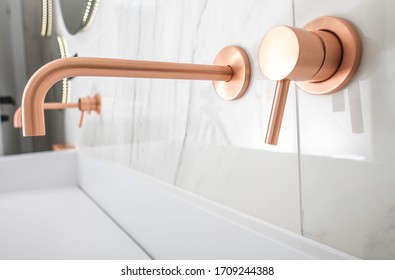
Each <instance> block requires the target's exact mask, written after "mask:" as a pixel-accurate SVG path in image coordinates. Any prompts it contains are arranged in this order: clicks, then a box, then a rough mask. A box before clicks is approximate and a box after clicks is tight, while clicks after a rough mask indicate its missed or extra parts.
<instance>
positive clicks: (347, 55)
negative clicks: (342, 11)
mask: <svg viewBox="0 0 395 280" xmlns="http://www.w3.org/2000/svg"><path fill="white" fill-rule="evenodd" d="M303 28H304V29H306V30H309V31H313V32H314V31H318V30H323V31H328V32H331V33H333V34H335V35H336V36H337V38H338V39H339V40H340V43H341V45H342V50H343V55H342V61H341V63H340V66H339V68H338V69H337V71H336V72H335V74H333V76H331V77H330V78H329V79H327V80H325V81H322V82H311V81H300V82H297V83H296V84H297V86H298V87H299V88H301V89H302V90H303V91H305V92H307V93H311V94H317V95H324V94H330V93H333V92H336V91H339V90H341V89H342V88H344V87H345V86H346V85H347V84H348V83H349V82H350V81H351V79H352V78H353V76H354V74H355V72H356V70H357V69H358V66H359V62H360V60H361V55H362V44H361V41H360V38H359V34H358V32H357V30H356V29H355V27H354V26H353V25H352V24H351V23H350V22H348V21H347V20H344V19H342V18H338V17H331V16H324V17H320V18H317V19H314V20H312V21H310V22H309V23H307V24H306V25H305V26H304V27H303Z"/></svg>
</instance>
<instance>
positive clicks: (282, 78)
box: [259, 16, 362, 145]
mask: <svg viewBox="0 0 395 280" xmlns="http://www.w3.org/2000/svg"><path fill="white" fill-rule="evenodd" d="M361 53H362V47H361V41H360V38H359V35H358V32H357V31H356V30H355V28H354V26H353V25H352V24H351V23H350V22H348V21H346V20H344V19H341V18H337V17H329V16H328V17H320V18H317V19H315V20H313V21H311V22H309V23H308V24H307V25H305V26H304V27H303V28H296V27H290V26H278V27H275V28H273V29H272V30H270V31H269V32H268V33H267V34H266V35H265V37H264V38H263V40H262V42H261V45H260V47H259V66H260V69H261V71H262V73H263V74H264V75H265V76H266V77H267V78H269V79H271V80H275V81H277V85H276V89H275V94H274V99H273V105H272V111H271V113H270V119H269V124H268V129H267V133H266V139H265V143H267V144H271V145H277V141H278V138H279V134H280V128H281V122H282V118H283V114H284V109H285V103H286V99H287V94H288V88H289V83H290V81H291V80H292V81H296V82H297V83H296V84H297V86H298V87H299V88H301V89H302V90H304V91H306V92H308V93H311V94H319V95H320V94H330V93H333V92H336V91H339V90H340V89H342V88H343V87H345V86H346V85H347V84H348V83H349V82H350V81H351V79H352V77H353V76H354V74H355V72H356V70H357V68H358V66H359V62H360V58H361Z"/></svg>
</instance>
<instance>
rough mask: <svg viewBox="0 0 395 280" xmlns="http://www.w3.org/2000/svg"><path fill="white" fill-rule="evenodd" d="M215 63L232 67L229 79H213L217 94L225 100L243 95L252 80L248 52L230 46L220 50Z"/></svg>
mask: <svg viewBox="0 0 395 280" xmlns="http://www.w3.org/2000/svg"><path fill="white" fill-rule="evenodd" d="M214 65H228V66H230V67H231V68H232V71H233V73H232V78H231V79H230V80H229V81H213V86H214V89H215V91H216V92H217V94H218V95H219V96H220V97H221V98H222V99H225V100H235V99H238V98H240V97H242V96H243V94H244V93H245V92H246V90H247V88H248V84H249V82H250V75H251V69H250V60H249V59H248V56H247V54H246V52H245V51H244V50H243V49H242V48H239V47H235V46H228V47H225V48H223V49H222V50H220V52H219V53H218V54H217V57H216V58H215V60H214Z"/></svg>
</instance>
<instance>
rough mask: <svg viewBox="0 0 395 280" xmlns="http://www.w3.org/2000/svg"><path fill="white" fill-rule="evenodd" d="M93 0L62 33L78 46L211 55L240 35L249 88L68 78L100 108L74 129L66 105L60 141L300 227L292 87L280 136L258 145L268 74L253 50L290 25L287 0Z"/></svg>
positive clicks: (167, 57)
mask: <svg viewBox="0 0 395 280" xmlns="http://www.w3.org/2000/svg"><path fill="white" fill-rule="evenodd" d="M101 2H102V4H103V6H101V7H100V8H99V10H98V17H97V20H96V21H95V22H94V25H93V26H92V28H91V29H90V30H88V31H86V32H84V33H81V34H77V35H76V36H69V37H70V45H71V48H73V50H74V51H75V52H78V54H79V56H99V57H117V58H126V59H144V60H159V61H174V62H185V63H199V64H212V63H213V60H214V58H215V56H216V54H217V53H218V51H219V50H220V49H222V48H223V47H225V46H227V45H238V46H241V47H243V48H244V49H245V50H246V51H247V53H248V54H249V56H250V59H251V65H252V80H251V84H250V89H249V91H248V92H247V94H246V95H245V96H244V97H243V98H241V99H240V100H238V101H237V102H226V101H223V100H221V99H220V98H219V97H218V96H217V95H216V94H215V92H214V90H213V87H212V85H211V82H207V81H181V80H179V81H175V80H143V79H117V78H105V79H103V78H101V79H97V78H75V79H74V80H73V85H72V87H73V95H72V99H77V98H78V97H80V96H83V95H87V94H92V93H94V92H96V91H98V92H100V93H101V95H102V97H103V111H102V113H101V115H100V116H94V115H93V116H87V117H86V122H85V124H84V127H83V128H82V129H80V130H77V128H76V122H77V118H78V113H76V112H71V111H69V112H67V116H66V124H67V141H68V142H69V143H74V144H76V145H77V146H80V147H86V148H89V150H90V151H92V152H93V153H96V154H98V155H100V156H102V157H103V158H106V159H110V160H112V161H114V162H117V163H119V164H122V165H126V166H128V167H130V168H133V169H135V170H138V171H140V172H144V173H145V174H147V175H150V176H153V177H155V178H158V179H161V180H163V181H166V182H169V183H172V184H175V185H176V186H179V187H180V188H184V189H187V190H189V191H192V192H196V193H198V194H200V195H202V196H204V197H207V198H209V199H212V200H215V201H217V202H218V203H221V204H224V205H227V206H229V207H232V208H235V209H238V210H240V211H242V212H244V213H247V214H249V215H252V216H255V217H258V218H261V219H265V220H267V221H270V222H272V223H274V224H276V225H280V226H282V227H284V228H287V229H289V230H292V231H294V232H298V233H300V212H299V209H300V203H299V181H298V156H297V133H296V132H297V123H296V119H297V118H296V96H295V88H294V87H293V86H292V87H291V90H290V95H289V98H288V105H287V109H286V113H285V116H284V123H283V132H282V138H281V140H280V143H279V145H278V146H277V147H271V146H267V145H264V143H263V141H264V136H265V129H266V125H267V122H268V118H269V114H270V107H271V102H272V98H273V93H274V87H275V84H274V82H272V81H268V80H266V79H265V78H264V77H263V76H262V74H261V73H260V71H259V68H258V64H257V58H256V57H257V53H258V46H259V43H260V41H261V39H262V37H263V35H264V34H265V33H266V32H267V31H268V30H269V29H270V28H271V27H273V26H275V25H279V24H288V25H292V22H293V5H292V1H291V0H287V1H275V0H265V1H261V0H260V1H253V0H248V1H239V0H231V1H230V0H221V1H218V0H216V1H214V0H199V1H184V0H171V1H155V0H143V1H142V0H140V1H137V0H136V1H126V0H123V1H120V0H119V1H116V2H117V3H116V4H114V5H113V4H112V2H111V1H101ZM277 154H278V155H279V156H278V157H277V156H276V155H277ZM229 172H231V173H232V175H233V176H230V174H229ZM284 173H286V174H287V176H284Z"/></svg>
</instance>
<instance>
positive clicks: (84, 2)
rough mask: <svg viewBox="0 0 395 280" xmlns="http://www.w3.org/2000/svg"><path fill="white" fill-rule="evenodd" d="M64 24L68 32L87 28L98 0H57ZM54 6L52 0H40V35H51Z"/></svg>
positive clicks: (93, 16) (93, 15)
mask: <svg viewBox="0 0 395 280" xmlns="http://www.w3.org/2000/svg"><path fill="white" fill-rule="evenodd" d="M59 3H60V8H61V10H62V17H63V21H64V24H65V26H66V28H67V30H68V31H69V33H70V34H76V33H78V32H80V31H82V30H85V29H86V28H88V27H89V26H90V25H91V23H92V21H93V20H94V18H95V15H96V10H97V8H98V6H99V3H100V0H59ZM53 14H54V8H53V1H52V0H41V36H42V37H51V35H52V29H53V27H52V25H53V22H54V19H53Z"/></svg>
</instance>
